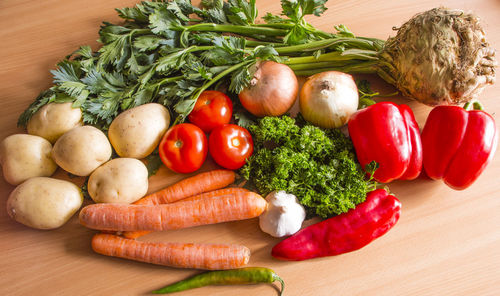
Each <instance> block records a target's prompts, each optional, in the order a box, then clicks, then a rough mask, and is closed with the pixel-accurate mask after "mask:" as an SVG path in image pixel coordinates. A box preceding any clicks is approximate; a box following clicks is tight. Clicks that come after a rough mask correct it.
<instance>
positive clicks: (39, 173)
mask: <svg viewBox="0 0 500 296" xmlns="http://www.w3.org/2000/svg"><path fill="white" fill-rule="evenodd" d="M51 150H52V145H51V144H50V142H49V141H47V140H45V139H44V138H41V137H38V136H32V135H25V134H17V135H11V136H8V137H7V138H5V139H4V140H3V141H2V143H1V144H0V163H1V164H2V170H3V176H4V178H5V180H6V181H7V182H9V183H10V184H12V185H18V184H21V183H22V182H24V181H26V180H28V179H29V178H31V177H48V176H51V175H52V174H53V173H54V172H55V170H56V169H57V165H56V163H55V162H54V161H53V160H52V158H51V156H50V152H51Z"/></svg>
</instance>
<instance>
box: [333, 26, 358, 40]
mask: <svg viewBox="0 0 500 296" xmlns="http://www.w3.org/2000/svg"><path fill="white" fill-rule="evenodd" d="M335 30H337V35H339V36H341V37H349V38H354V37H356V36H354V34H353V33H352V32H351V31H350V30H349V29H348V28H347V27H346V26H345V25H342V24H341V25H338V26H335Z"/></svg>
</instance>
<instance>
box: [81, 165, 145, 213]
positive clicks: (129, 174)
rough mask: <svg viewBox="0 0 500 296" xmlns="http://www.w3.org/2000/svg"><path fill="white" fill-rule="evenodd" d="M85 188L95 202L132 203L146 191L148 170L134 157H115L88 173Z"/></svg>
mask: <svg viewBox="0 0 500 296" xmlns="http://www.w3.org/2000/svg"><path fill="white" fill-rule="evenodd" d="M87 188H88V191H89V194H90V197H92V199H93V200H94V201H95V202H105V203H133V202H134V201H136V200H138V199H140V198H141V197H143V196H144V195H145V194H146V192H147V191H148V170H147V168H146V166H145V165H144V164H143V163H142V162H141V161H140V160H137V159H135V158H115V159H113V160H110V161H108V162H107V163H105V164H103V165H102V166H100V167H99V168H97V169H96V170H95V171H94V172H93V173H92V174H91V175H90V178H89V182H88V185H87Z"/></svg>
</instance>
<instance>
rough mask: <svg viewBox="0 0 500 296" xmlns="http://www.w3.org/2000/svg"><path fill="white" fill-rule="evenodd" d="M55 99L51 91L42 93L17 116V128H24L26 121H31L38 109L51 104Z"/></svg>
mask: <svg viewBox="0 0 500 296" xmlns="http://www.w3.org/2000/svg"><path fill="white" fill-rule="evenodd" d="M55 98H56V94H55V92H54V91H53V90H52V89H49V90H46V91H42V92H41V93H40V94H39V95H38V96H37V97H36V99H35V100H34V101H33V102H32V103H31V104H30V105H29V106H28V108H27V109H26V110H24V112H23V113H21V115H20V116H19V119H18V120H17V126H18V127H26V125H27V124H28V121H29V120H30V119H31V117H32V116H33V114H35V113H36V112H37V111H38V110H39V109H40V108H42V107H43V106H45V105H47V104H48V103H50V102H52V101H53V100H54V99H55Z"/></svg>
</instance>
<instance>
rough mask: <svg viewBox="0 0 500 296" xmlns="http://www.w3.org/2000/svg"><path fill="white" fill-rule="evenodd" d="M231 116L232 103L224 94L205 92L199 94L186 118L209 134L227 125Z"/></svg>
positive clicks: (214, 91)
mask: <svg viewBox="0 0 500 296" xmlns="http://www.w3.org/2000/svg"><path fill="white" fill-rule="evenodd" d="M232 115H233V103H232V102H231V99H230V98H229V97H228V96H226V95H225V94H224V93H222V92H220V91H216V90H206V91H204V92H202V93H201V95H200V96H199V97H198V100H197V101H196V104H195V105H194V108H193V111H191V113H190V114H189V116H188V119H189V121H190V122H192V123H193V124H194V125H196V126H198V127H199V128H201V129H202V130H203V131H204V132H206V133H209V132H210V131H212V130H213V129H214V128H216V127H218V126H220V125H223V124H226V123H229V121H230V120H231V116H232Z"/></svg>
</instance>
